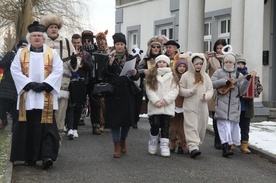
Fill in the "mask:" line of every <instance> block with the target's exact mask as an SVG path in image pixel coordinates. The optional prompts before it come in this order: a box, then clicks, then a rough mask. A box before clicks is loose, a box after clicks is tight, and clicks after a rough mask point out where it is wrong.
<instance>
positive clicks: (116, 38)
mask: <svg viewBox="0 0 276 183" xmlns="http://www.w3.org/2000/svg"><path fill="white" fill-rule="evenodd" d="M112 38H113V42H114V45H115V44H116V43H119V42H121V43H124V44H125V45H126V36H125V35H124V34H123V33H121V32H119V33H115V34H114V35H113V36H112Z"/></svg>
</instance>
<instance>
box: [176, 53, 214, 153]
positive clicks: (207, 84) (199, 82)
mask: <svg viewBox="0 0 276 183" xmlns="http://www.w3.org/2000/svg"><path fill="white" fill-rule="evenodd" d="M189 60H190V61H191V62H189V66H188V71H187V72H186V73H184V74H183V75H182V77H181V79H180V83H179V85H180V95H182V96H183V97H184V102H183V113H184V116H185V118H184V133H185V136H186V141H187V144H188V147H189V152H190V156H191V158H195V157H196V156H198V155H200V154H201V152H200V151H199V145H200V144H201V143H202V142H203V140H204V137H205V132H206V128H207V125H208V116H209V112H208V105H207V101H208V100H210V99H211V98H212V96H213V85H212V82H211V79H210V77H209V75H208V74H207V73H206V72H205V70H206V59H205V57H204V54H201V53H193V54H192V56H191V58H190V59H189Z"/></svg>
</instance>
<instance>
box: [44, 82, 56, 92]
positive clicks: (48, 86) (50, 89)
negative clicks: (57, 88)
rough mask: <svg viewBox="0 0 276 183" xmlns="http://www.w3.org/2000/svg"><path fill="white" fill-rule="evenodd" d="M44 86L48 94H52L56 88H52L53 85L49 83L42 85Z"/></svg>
mask: <svg viewBox="0 0 276 183" xmlns="http://www.w3.org/2000/svg"><path fill="white" fill-rule="evenodd" d="M42 84H44V85H46V88H45V91H46V92H47V93H50V92H51V91H52V90H53V89H54V88H53V87H52V86H51V85H49V84H48V83H44V82H43V83H42Z"/></svg>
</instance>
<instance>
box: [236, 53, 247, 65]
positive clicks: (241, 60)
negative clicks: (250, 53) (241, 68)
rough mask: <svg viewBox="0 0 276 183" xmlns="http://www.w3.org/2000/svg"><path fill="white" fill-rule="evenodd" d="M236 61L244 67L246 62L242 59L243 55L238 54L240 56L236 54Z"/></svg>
mask: <svg viewBox="0 0 276 183" xmlns="http://www.w3.org/2000/svg"><path fill="white" fill-rule="evenodd" d="M236 60H237V63H238V62H243V63H244V65H246V60H245V59H244V57H243V55H242V54H241V53H240V54H236Z"/></svg>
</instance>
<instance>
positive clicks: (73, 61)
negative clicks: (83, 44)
mask: <svg viewBox="0 0 276 183" xmlns="http://www.w3.org/2000/svg"><path fill="white" fill-rule="evenodd" d="M70 63H71V66H72V67H75V66H76V65H77V56H76V55H75V53H72V56H71V62H70Z"/></svg>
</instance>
